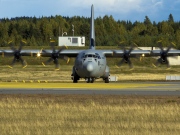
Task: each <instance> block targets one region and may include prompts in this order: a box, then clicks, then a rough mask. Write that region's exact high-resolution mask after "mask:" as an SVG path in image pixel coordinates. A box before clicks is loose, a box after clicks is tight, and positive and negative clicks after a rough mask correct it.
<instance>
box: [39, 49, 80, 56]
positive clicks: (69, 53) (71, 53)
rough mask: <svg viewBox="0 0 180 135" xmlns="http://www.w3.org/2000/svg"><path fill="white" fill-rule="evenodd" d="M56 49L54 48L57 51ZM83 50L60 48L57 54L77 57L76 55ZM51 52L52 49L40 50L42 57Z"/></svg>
mask: <svg viewBox="0 0 180 135" xmlns="http://www.w3.org/2000/svg"><path fill="white" fill-rule="evenodd" d="M57 51H58V50H56V52H57ZM82 51H84V50H62V51H61V52H60V53H59V54H60V55H65V56H67V57H77V55H78V54H79V53H80V52H82ZM51 54H52V50H44V51H42V52H41V56H42V57H50V56H51Z"/></svg>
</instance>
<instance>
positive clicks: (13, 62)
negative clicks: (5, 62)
mask: <svg viewBox="0 0 180 135" xmlns="http://www.w3.org/2000/svg"><path fill="white" fill-rule="evenodd" d="M15 63H16V58H14V59H13V61H12V62H11V67H13V66H14V64H15Z"/></svg>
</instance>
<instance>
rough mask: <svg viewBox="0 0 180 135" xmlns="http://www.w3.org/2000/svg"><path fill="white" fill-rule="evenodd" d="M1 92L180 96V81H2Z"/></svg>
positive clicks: (0, 84)
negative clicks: (90, 82)
mask: <svg viewBox="0 0 180 135" xmlns="http://www.w3.org/2000/svg"><path fill="white" fill-rule="evenodd" d="M0 94H91V95H93V94H99V95H152V96H156V95H157V96H179V95H180V82H133V83H132V82H129V83H128V82H127V83H121V82H118V83H109V84H104V83H93V84H87V83H78V84H73V83H0Z"/></svg>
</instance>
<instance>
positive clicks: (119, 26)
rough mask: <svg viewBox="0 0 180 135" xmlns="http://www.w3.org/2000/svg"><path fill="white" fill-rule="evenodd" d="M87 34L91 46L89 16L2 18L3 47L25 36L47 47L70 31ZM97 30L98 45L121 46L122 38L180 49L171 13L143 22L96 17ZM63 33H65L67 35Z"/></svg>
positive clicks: (129, 42) (179, 29)
mask: <svg viewBox="0 0 180 135" xmlns="http://www.w3.org/2000/svg"><path fill="white" fill-rule="evenodd" d="M72 25H74V36H85V37H86V45H87V46H88V45H89V35H90V33H89V31H90V18H86V17H80V16H74V17H62V16H59V15H57V16H51V17H39V18H36V17H17V18H11V19H7V18H3V19H0V46H1V47H2V46H8V44H7V43H8V41H11V40H12V41H13V42H14V43H15V44H16V45H17V44H19V43H20V41H21V40H22V39H25V40H26V41H27V45H28V46H46V45H49V40H50V38H51V39H54V40H56V41H57V42H58V36H59V35H60V36H61V35H62V33H63V32H67V35H68V36H72V35H73V31H72V29H73V27H72ZM95 33H96V45H97V46H119V45H120V44H121V42H122V41H124V44H125V45H127V46H130V45H132V43H133V42H134V43H136V44H137V45H138V46H157V41H159V40H162V44H163V46H169V45H170V44H171V42H173V43H175V44H176V48H178V49H180V22H175V21H174V19H173V15H172V14H170V15H169V16H168V17H167V20H166V21H162V22H155V21H153V22H152V21H151V20H150V19H149V18H148V16H145V18H144V22H138V21H136V22H131V21H124V20H118V21H116V20H115V19H114V18H113V16H107V15H105V16H104V17H97V18H96V19H95ZM64 36H66V35H65V34H64Z"/></svg>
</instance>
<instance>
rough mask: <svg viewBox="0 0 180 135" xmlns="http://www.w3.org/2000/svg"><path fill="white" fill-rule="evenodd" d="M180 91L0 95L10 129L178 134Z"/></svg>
mask: <svg viewBox="0 0 180 135" xmlns="http://www.w3.org/2000/svg"><path fill="white" fill-rule="evenodd" d="M179 112H180V97H152V96H151V97H148V96H104V95H103V96H101V95H0V119H1V120H0V131H1V135H7V134H18V135H19V134H23V135H24V134H43V135H45V134H49V135H52V134H58V135H59V134H63V135H66V134H69V135H72V134H84V135H89V134H93V135H94V134H96V135H97V134H98V135H99V134H112V135H114V134H138V135H139V134H142V135H144V134H157V135H159V134H163V135H164V134H169V135H170V134H171V135H172V134H173V135H176V134H179V133H180V113H179Z"/></svg>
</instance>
